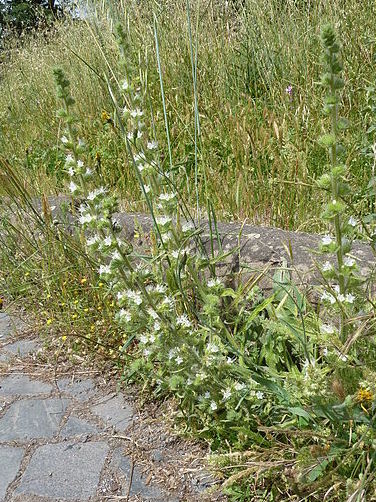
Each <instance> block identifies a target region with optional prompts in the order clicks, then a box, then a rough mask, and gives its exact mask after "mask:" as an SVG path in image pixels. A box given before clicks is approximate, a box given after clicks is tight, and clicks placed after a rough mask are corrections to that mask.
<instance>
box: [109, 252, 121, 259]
mask: <svg viewBox="0 0 376 502" xmlns="http://www.w3.org/2000/svg"><path fill="white" fill-rule="evenodd" d="M111 258H112V259H113V260H117V261H119V260H121V254H120V253H119V251H117V250H116V251H114V252H113V253H112V255H111Z"/></svg>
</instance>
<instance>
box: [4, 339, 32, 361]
mask: <svg viewBox="0 0 376 502" xmlns="http://www.w3.org/2000/svg"><path fill="white" fill-rule="evenodd" d="M39 348H40V345H39V344H38V343H37V342H36V341H35V340H19V341H18V342H14V343H11V344H10V345H6V346H5V347H4V350H5V351H6V352H11V353H12V354H14V355H18V356H21V357H23V356H27V355H28V354H30V353H31V352H36V351H37V350H38V349H39Z"/></svg>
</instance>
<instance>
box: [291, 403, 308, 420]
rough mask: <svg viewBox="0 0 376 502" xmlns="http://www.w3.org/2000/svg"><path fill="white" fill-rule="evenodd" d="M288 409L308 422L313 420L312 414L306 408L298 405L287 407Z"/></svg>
mask: <svg viewBox="0 0 376 502" xmlns="http://www.w3.org/2000/svg"><path fill="white" fill-rule="evenodd" d="M288 410H289V411H290V412H291V413H292V414H293V415H296V416H298V417H303V418H305V419H306V420H307V421H308V422H313V421H314V420H313V417H312V415H310V414H309V413H308V412H307V411H306V410H304V409H303V408H300V407H299V406H295V407H292V408H288Z"/></svg>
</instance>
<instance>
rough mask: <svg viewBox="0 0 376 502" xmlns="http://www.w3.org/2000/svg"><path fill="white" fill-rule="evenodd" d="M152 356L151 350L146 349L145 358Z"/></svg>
mask: <svg viewBox="0 0 376 502" xmlns="http://www.w3.org/2000/svg"><path fill="white" fill-rule="evenodd" d="M150 354H151V350H150V349H145V350H144V356H145V357H148V356H150Z"/></svg>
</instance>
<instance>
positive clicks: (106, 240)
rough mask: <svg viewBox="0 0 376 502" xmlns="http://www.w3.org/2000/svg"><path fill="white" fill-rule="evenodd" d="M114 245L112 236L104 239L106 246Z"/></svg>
mask: <svg viewBox="0 0 376 502" xmlns="http://www.w3.org/2000/svg"><path fill="white" fill-rule="evenodd" d="M111 244H112V238H111V236H110V235H108V236H107V237H106V238H105V239H103V245H104V246H111Z"/></svg>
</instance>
